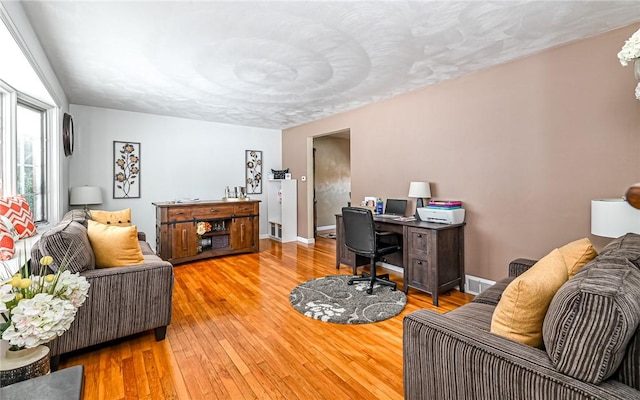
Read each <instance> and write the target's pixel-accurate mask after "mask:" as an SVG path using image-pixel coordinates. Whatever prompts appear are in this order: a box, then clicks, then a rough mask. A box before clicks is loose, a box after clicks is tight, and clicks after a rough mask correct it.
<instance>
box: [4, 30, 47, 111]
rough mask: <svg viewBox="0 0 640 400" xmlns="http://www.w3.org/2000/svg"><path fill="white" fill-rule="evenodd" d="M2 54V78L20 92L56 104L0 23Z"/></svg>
mask: <svg viewBox="0 0 640 400" xmlns="http://www.w3.org/2000/svg"><path fill="white" fill-rule="evenodd" d="M0 54H2V62H0V79H1V80H3V81H5V82H6V83H8V84H9V85H11V86H12V87H13V88H14V89H16V90H17V91H19V92H22V93H26V94H28V95H29V96H31V97H34V98H36V99H38V100H40V101H43V102H45V103H48V104H55V102H54V101H53V99H52V98H51V96H50V95H49V92H48V91H47V89H46V88H45V87H44V85H43V84H42V81H41V80H40V78H39V77H38V75H37V74H36V72H35V71H34V70H33V67H32V66H31V64H30V63H29V61H28V60H27V58H26V57H25V56H24V54H22V50H20V47H18V45H17V44H16V41H15V40H14V39H13V36H11V33H10V32H9V30H8V29H7V27H6V26H5V25H4V24H0ZM7 61H8V62H7Z"/></svg>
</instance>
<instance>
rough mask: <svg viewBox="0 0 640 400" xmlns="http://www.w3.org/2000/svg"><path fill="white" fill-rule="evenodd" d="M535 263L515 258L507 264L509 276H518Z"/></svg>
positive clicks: (534, 261)
mask: <svg viewBox="0 0 640 400" xmlns="http://www.w3.org/2000/svg"><path fill="white" fill-rule="evenodd" d="M537 262H538V261H537V260H530V259H528V258H516V259H515V260H513V261H511V262H510V263H509V276H519V275H521V274H522V273H523V272H524V271H526V270H528V269H529V268H531V267H533V264H535V263H537Z"/></svg>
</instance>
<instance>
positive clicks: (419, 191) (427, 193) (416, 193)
mask: <svg viewBox="0 0 640 400" xmlns="http://www.w3.org/2000/svg"><path fill="white" fill-rule="evenodd" d="M409 197H417V198H418V200H417V201H416V208H419V207H424V203H423V201H422V199H423V198H431V187H430V186H429V182H411V184H410V185H409Z"/></svg>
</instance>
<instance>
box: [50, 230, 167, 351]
mask: <svg viewBox="0 0 640 400" xmlns="http://www.w3.org/2000/svg"><path fill="white" fill-rule="evenodd" d="M140 248H141V249H142V250H143V254H145V256H144V257H145V263H144V264H141V265H133V266H128V267H118V268H105V269H94V270H89V271H84V272H82V273H81V275H82V276H84V277H85V278H87V281H88V282H89V284H90V285H91V286H90V287H89V297H88V298H87V300H86V301H85V303H84V305H83V306H82V307H80V308H79V309H78V313H77V314H76V319H75V320H74V321H73V323H72V324H71V328H70V329H69V330H68V331H67V332H65V333H64V334H63V335H62V336H60V337H59V338H58V339H56V340H54V341H52V342H50V343H49V344H48V345H47V346H49V348H50V349H51V355H52V356H55V355H57V354H64V353H67V352H70V351H73V350H77V349H82V348H85V347H88V346H92V345H95V344H99V343H104V342H107V341H109V340H113V339H118V338H121V337H125V336H129V335H132V334H134V333H139V332H144V331H147V330H149V329H154V328H159V327H163V326H167V325H169V323H171V300H172V293H173V266H172V265H171V264H170V263H168V262H166V261H163V260H161V259H160V257H158V256H156V255H153V251H152V250H151V247H149V244H148V243H146V242H140Z"/></svg>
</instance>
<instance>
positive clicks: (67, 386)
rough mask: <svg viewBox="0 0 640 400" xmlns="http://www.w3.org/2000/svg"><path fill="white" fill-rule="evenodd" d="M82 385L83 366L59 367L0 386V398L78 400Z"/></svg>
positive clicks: (80, 396)
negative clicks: (45, 373)
mask: <svg viewBox="0 0 640 400" xmlns="http://www.w3.org/2000/svg"><path fill="white" fill-rule="evenodd" d="M83 385H84V366H82V365H77V366H75V367H70V368H65V369H61V370H59V371H56V372H52V373H50V374H49V375H44V376H39V377H37V378H33V379H27V380H26V381H22V382H18V383H14V384H13V385H9V386H5V387H3V388H0V399H20V400H42V399H45V398H46V399H47V400H76V399H77V400H80V399H82V391H83Z"/></svg>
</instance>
